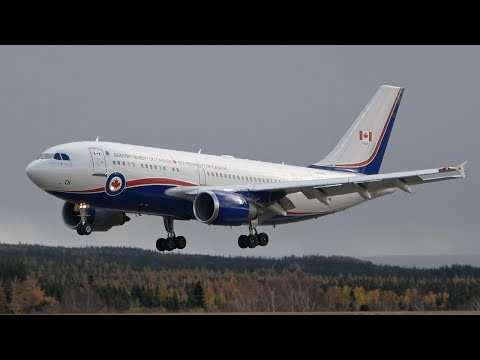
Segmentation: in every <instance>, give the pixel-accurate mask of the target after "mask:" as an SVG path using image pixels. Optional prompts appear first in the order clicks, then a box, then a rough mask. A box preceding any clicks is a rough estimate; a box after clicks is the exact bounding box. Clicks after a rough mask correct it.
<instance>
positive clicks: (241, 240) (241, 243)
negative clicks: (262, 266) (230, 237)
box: [238, 235, 248, 249]
mask: <svg viewBox="0 0 480 360" xmlns="http://www.w3.org/2000/svg"><path fill="white" fill-rule="evenodd" d="M247 239H248V237H247V235H240V236H239V237H238V246H240V247H241V248H242V249H246V248H247V247H248V244H247Z"/></svg>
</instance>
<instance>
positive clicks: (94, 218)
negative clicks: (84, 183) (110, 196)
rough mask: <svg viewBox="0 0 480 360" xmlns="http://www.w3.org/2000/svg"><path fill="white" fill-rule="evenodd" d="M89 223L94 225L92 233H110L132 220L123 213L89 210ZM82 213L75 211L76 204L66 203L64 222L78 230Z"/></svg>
mask: <svg viewBox="0 0 480 360" xmlns="http://www.w3.org/2000/svg"><path fill="white" fill-rule="evenodd" d="M87 212H88V215H89V216H88V218H87V223H89V224H90V225H92V231H108V230H110V229H111V228H112V227H113V226H120V225H123V224H125V223H126V222H127V221H129V220H130V218H129V217H128V216H127V215H126V214H125V213H123V212H118V211H113V210H105V209H94V208H87ZM79 215H80V213H79V212H78V211H75V204H72V203H69V202H66V203H65V204H64V205H63V208H62V218H63V222H64V223H65V225H66V226H67V227H69V228H70V229H76V228H77V226H78V225H80V216H79Z"/></svg>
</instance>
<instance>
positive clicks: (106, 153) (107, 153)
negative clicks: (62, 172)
mask: <svg viewBox="0 0 480 360" xmlns="http://www.w3.org/2000/svg"><path fill="white" fill-rule="evenodd" d="M62 155H63V154H62ZM105 155H110V153H109V152H108V151H106V150H105Z"/></svg>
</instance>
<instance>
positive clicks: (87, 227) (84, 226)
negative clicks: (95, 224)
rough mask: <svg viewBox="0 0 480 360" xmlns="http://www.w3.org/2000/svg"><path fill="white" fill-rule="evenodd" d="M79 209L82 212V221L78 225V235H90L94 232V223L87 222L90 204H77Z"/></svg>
mask: <svg viewBox="0 0 480 360" xmlns="http://www.w3.org/2000/svg"><path fill="white" fill-rule="evenodd" d="M77 206H78V211H79V212H80V215H78V216H79V217H80V223H79V224H78V226H77V233H78V235H90V234H91V233H92V230H93V229H92V225H91V224H89V223H88V222H87V218H88V217H89V216H90V215H89V214H88V212H87V208H88V205H87V204H86V203H79V204H77Z"/></svg>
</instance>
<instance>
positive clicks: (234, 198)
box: [193, 191, 257, 226]
mask: <svg viewBox="0 0 480 360" xmlns="http://www.w3.org/2000/svg"><path fill="white" fill-rule="evenodd" d="M193 213H194V215H195V217H196V218H197V220H198V221H200V222H203V223H205V224H213V225H229V226H235V225H242V224H245V223H247V222H248V221H249V220H252V219H255V218H256V217H257V208H256V206H255V205H252V204H250V203H249V202H248V201H247V199H245V197H243V196H242V195H239V194H234V193H229V192H224V191H204V192H201V193H200V194H198V195H197V197H196V198H195V201H194V202H193Z"/></svg>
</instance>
